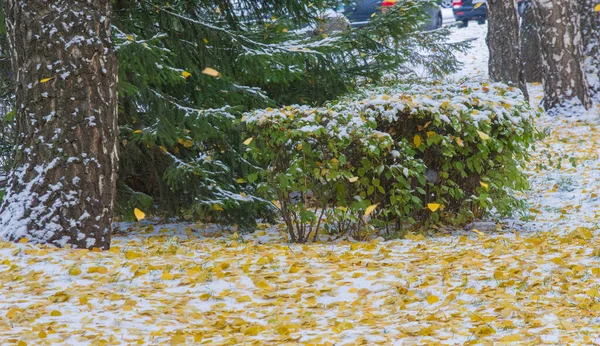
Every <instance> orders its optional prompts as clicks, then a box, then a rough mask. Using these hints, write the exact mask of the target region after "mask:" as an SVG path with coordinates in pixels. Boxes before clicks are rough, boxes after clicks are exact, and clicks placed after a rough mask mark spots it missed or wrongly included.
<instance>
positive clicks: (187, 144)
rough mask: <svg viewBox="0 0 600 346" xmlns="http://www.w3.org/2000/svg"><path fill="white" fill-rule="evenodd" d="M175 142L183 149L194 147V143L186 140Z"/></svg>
mask: <svg viewBox="0 0 600 346" xmlns="http://www.w3.org/2000/svg"><path fill="white" fill-rule="evenodd" d="M177 142H179V144H181V145H183V147H184V148H191V147H193V146H194V142H193V141H191V140H189V139H187V138H179V139H178V140H177Z"/></svg>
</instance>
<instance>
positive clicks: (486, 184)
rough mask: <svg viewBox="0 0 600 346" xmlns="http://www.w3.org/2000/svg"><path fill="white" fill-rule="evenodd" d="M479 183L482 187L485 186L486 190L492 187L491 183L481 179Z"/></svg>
mask: <svg viewBox="0 0 600 346" xmlns="http://www.w3.org/2000/svg"><path fill="white" fill-rule="evenodd" d="M479 185H481V187H483V188H484V189H486V190H489V189H490V184H488V183H484V182H483V181H480V182H479Z"/></svg>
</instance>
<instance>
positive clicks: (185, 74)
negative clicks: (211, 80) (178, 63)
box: [181, 71, 192, 78]
mask: <svg viewBox="0 0 600 346" xmlns="http://www.w3.org/2000/svg"><path fill="white" fill-rule="evenodd" d="M191 75H192V74H191V73H189V72H188V71H183V72H181V76H182V77H183V78H190V76H191Z"/></svg>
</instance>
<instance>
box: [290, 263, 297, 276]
mask: <svg viewBox="0 0 600 346" xmlns="http://www.w3.org/2000/svg"><path fill="white" fill-rule="evenodd" d="M297 272H298V267H297V266H296V263H294V264H292V266H291V267H290V273H292V274H294V273H297Z"/></svg>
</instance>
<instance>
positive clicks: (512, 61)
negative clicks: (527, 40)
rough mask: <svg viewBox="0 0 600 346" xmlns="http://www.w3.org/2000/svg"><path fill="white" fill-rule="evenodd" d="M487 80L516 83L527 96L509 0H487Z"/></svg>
mask: <svg viewBox="0 0 600 346" xmlns="http://www.w3.org/2000/svg"><path fill="white" fill-rule="evenodd" d="M487 10H488V15H487V16H488V35H487V44H488V47H489V50H490V59H489V63H488V65H489V72H490V79H491V80H493V81H495V82H504V83H508V84H512V85H515V86H517V87H518V88H519V89H521V90H522V91H523V94H525V97H526V98H527V99H529V94H528V93H527V84H525V75H524V73H523V64H522V61H521V48H520V40H519V18H518V17H517V9H516V7H515V3H514V2H513V0H488V1H487Z"/></svg>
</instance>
